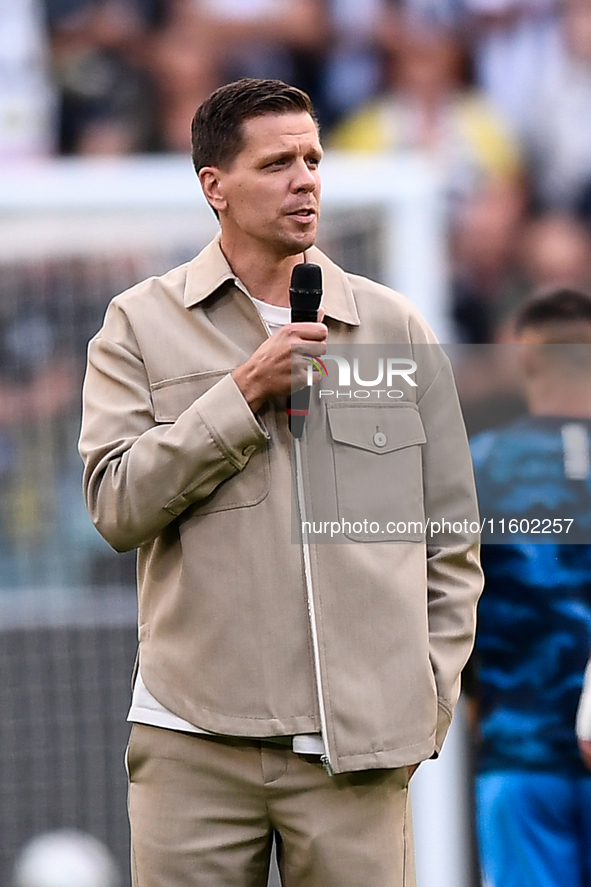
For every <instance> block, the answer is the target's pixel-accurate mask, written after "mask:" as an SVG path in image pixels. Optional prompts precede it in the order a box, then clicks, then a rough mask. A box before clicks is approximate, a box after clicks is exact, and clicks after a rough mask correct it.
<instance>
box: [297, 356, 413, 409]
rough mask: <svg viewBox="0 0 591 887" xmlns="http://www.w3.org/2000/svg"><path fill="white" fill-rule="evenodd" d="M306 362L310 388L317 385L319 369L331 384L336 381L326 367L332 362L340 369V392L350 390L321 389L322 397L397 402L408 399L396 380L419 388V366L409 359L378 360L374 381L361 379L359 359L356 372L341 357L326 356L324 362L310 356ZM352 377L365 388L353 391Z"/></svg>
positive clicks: (338, 375) (338, 374)
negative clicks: (316, 375)
mask: <svg viewBox="0 0 591 887" xmlns="http://www.w3.org/2000/svg"><path fill="white" fill-rule="evenodd" d="M306 360H307V361H308V364H309V365H308V380H307V381H308V385H312V384H313V374H314V370H315V369H316V370H318V371H319V372H320V375H321V376H322V377H326V379H327V380H329V381H332V380H333V376H334V373H330V374H329V371H328V369H327V367H326V365H325V364H326V362H327V361H329V360H332V361H334V362H335V363H336V368H337V382H336V385H337V389H346V390H344V391H340V390H336V389H330V388H321V389H320V391H319V392H318V394H319V397H330V396H336V397H349V398H350V397H355V398H358V399H361V400H363V399H368V398H371V397H377V398H380V397H381V395H384V396H385V397H389V398H392V399H394V400H400V398H402V397H404V392H403V391H401V390H400V389H399V388H394V381H395V380H396V382H397V383H398V384H400V380H401V379H402V380H403V381H404V382H406V383H407V384H408V385H410V386H411V387H412V388H416V387H417V383H416V382H415V380H414V379H412V378H411V376H412V375H413V374H414V373H415V372H416V369H417V363H416V361H414V360H411V359H410V358H408V357H387V358H386V359H385V360H384V358H383V357H380V358H378V360H377V366H376V367H375V370H374V373H375V378H373V379H362V378H361V372H360V369H359V358H358V357H355V358H353V368H352V369H351V363H350V362H349V360H348V359H347V358H346V357H343V355H341V354H325V355H324V358H323V360H320V359H319V358H317V357H311V356H308V355H307V356H306ZM331 369H334V368H331ZM351 375H352V376H353V383H356V384H357V385H359V386H361V387H359V388H353V387H352V384H351ZM329 376H330V379H329ZM380 385H384V387H383V388H380V387H379V386H380Z"/></svg>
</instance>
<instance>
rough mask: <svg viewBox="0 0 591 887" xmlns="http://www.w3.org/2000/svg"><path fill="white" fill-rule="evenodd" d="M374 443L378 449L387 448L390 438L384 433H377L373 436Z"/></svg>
mask: <svg viewBox="0 0 591 887" xmlns="http://www.w3.org/2000/svg"><path fill="white" fill-rule="evenodd" d="M373 442H374V443H375V445H376V447H385V446H386V444H387V443H388V438H387V437H386V435H385V434H384V432H383V431H376V433H375V434H374V436H373Z"/></svg>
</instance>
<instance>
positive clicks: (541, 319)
mask: <svg viewBox="0 0 591 887" xmlns="http://www.w3.org/2000/svg"><path fill="white" fill-rule="evenodd" d="M581 324H585V325H587V324H588V325H591V293H589V292H588V291H586V290H583V289H571V288H570V287H556V288H555V289H550V290H545V291H541V292H537V293H535V294H534V295H533V296H531V297H530V298H529V299H527V300H526V301H525V302H524V303H523V305H522V306H521V307H520V308H519V309H518V311H517V314H516V316H515V330H516V332H517V333H518V334H520V333H522V332H523V331H524V330H526V329H535V330H538V331H540V332H541V331H543V332H544V333H545V334H546V336H549V338H548V339H547V341H548V342H556V344H561V343H563V342H564V344H566V343H568V342H576V341H577V336H578V335H579V336H580V335H581V332H580V325H581ZM577 328H579V329H578V330H577ZM573 331H574V333H573ZM585 341H586V339H585Z"/></svg>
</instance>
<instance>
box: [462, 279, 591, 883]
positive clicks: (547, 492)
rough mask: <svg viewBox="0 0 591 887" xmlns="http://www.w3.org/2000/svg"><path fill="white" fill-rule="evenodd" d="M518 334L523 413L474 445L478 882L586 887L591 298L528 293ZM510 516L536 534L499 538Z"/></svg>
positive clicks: (589, 855) (590, 848)
mask: <svg viewBox="0 0 591 887" xmlns="http://www.w3.org/2000/svg"><path fill="white" fill-rule="evenodd" d="M516 331H517V335H518V340H519V342H520V343H521V350H520V361H521V368H522V372H523V381H524V389H525V397H526V401H527V405H528V412H529V415H528V416H526V417H524V418H521V419H519V420H517V421H516V422H513V423H512V424H511V425H509V426H506V427H504V428H501V429H498V430H492V431H487V432H484V433H482V434H479V435H478V436H477V437H475V438H474V440H473V442H472V453H473V458H474V463H475V471H476V481H477V486H478V492H479V499H480V509H481V516H482V518H484V519H485V521H486V520H487V519H488V520H489V526H490V523H491V518H492V520H493V522H494V530H495V532H494V535H493V536H492V537H490V538H491V539H492V540H493V541H494V542H501V543H502V544H488V545H484V546H483V552H482V563H483V567H484V572H485V589H484V594H483V596H482V599H481V602H480V608H479V628H478V635H477V641H476V653H475V662H476V668H477V676H478V684H477V686H478V692H477V700H476V706H477V707H476V716H477V720H478V726H479V754H478V775H477V785H476V805H477V830H478V840H479V847H480V858H481V865H482V871H483V877H484V883H485V885H486V887H567V885H568V887H588V885H591V772H590V770H589V769H587V767H586V766H585V763H584V761H583V759H582V756H581V753H580V750H579V747H578V744H577V737H576V734H575V718H576V711H577V703H578V700H579V695H580V691H581V686H582V683H583V674H584V671H585V666H586V663H587V659H588V657H589V651H590V649H591V529H590V527H589V522H590V518H591V508H590V502H591V467H590V445H589V442H590V440H591V295H590V294H586V293H583V292H578V291H574V290H570V289H560V290H554V291H552V292H549V293H546V294H543V295H539V296H536V297H534V298H533V299H531V300H530V301H528V302H527V303H526V304H525V305H524V306H523V307H522V309H521V311H520V313H519V315H518V317H517V319H516ZM559 346H560V347H559ZM502 518H504V519H505V524H504V528H505V532H504V533H500V528H501V526H502V525H501V523H500V521H501V519H502ZM510 520H513V521H515V523H513V524H512V526H513V527H514V528H516V527H522V528H523V527H525V528H529V529H530V531H531V530H532V529H534V528H535V530H536V531H538V532H534V533H531V532H530V534H529V535H523V536H518V535H516V534H509V533H508V532H507V530H508V526H509V521H510ZM554 521H556V522H557V523H554ZM567 521H572V523H570V524H568V526H569V532H568V533H566V532H565V528H566V526H567V523H566V522H567ZM548 528H549V530H550V531H549V532H544V533H542V530H545V529H546V530H547V529H548ZM573 541H576V542H578V543H580V544H572V542H573ZM586 542H587V543H588V544H585V543H586ZM567 543H568V544H567ZM590 763H591V761H590Z"/></svg>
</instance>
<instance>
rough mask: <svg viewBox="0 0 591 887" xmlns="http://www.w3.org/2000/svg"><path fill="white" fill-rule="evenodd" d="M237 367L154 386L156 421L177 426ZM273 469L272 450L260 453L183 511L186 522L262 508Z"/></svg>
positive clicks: (264, 449) (181, 377)
mask: <svg viewBox="0 0 591 887" xmlns="http://www.w3.org/2000/svg"><path fill="white" fill-rule="evenodd" d="M232 369H233V367H230V368H228V369H225V370H213V371H210V372H206V373H191V374H190V375H187V376H179V377H178V378H175V379H165V380H164V381H163V382H158V383H156V384H155V385H153V386H152V389H151V394H152V403H153V404H154V418H155V420H156V422H158V423H163V424H165V423H173V422H175V421H176V420H177V419H178V418H179V416H180V415H181V414H182V413H184V411H185V410H187V409H188V408H189V407H190V406H191V405H192V404H193V403H194V402H195V400H197V399H198V398H199V397H201V395H202V394H205V392H206V391H208V390H209V389H210V388H212V387H213V386H214V385H215V384H216V382H219V381H220V380H221V379H222V378H223V377H224V376H227V375H228V373H230V372H232ZM269 488H270V469H269V454H268V448H267V447H264V448H263V449H260V450H256V451H255V452H254V453H253V454H252V456H251V457H250V459H249V460H248V462H247V463H246V465H245V467H244V468H243V469H242V470H241V471H239V472H237V473H236V474H235V475H233V476H232V477H229V478H227V479H226V480H224V481H222V482H221V483H220V484H219V485H218V486H217V487H216V488H215V490H214V491H213V492H212V493H210V495H209V496H206V497H205V498H204V499H200V500H199V501H198V502H195V503H194V504H192V505H191V506H189V508H187V509H186V510H184V511H183V519H185V518H188V517H190V516H192V515H196V514H213V513H214V512H216V511H228V510H229V509H233V508H246V507H248V506H251V505H258V503H259V502H262V501H263V499H264V498H265V497H266V496H267V495H268V493H269Z"/></svg>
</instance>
